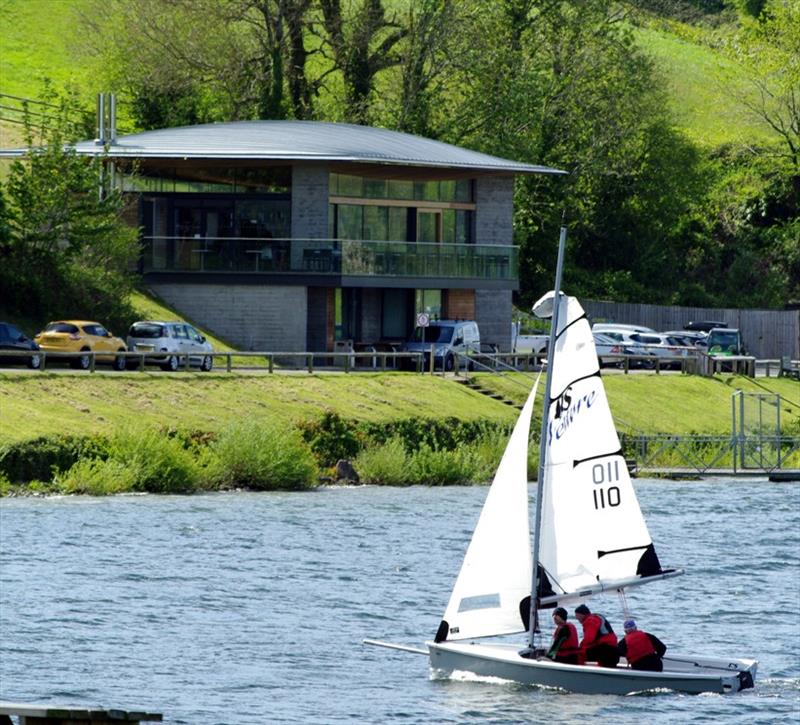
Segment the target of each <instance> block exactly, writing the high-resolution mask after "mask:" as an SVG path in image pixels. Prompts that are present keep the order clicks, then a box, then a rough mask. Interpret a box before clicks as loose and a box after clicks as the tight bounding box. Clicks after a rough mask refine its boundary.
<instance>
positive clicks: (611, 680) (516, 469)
mask: <svg viewBox="0 0 800 725" xmlns="http://www.w3.org/2000/svg"><path fill="white" fill-rule="evenodd" d="M565 238H566V231H565V230H564V229H562V230H561V238H560V243H559V254H558V265H557V271H556V284H555V289H554V290H553V291H552V292H549V293H548V294H546V295H544V296H543V297H542V298H541V299H540V300H539V301H538V302H537V303H536V304H535V305H534V312H535V313H536V314H537V315H538V316H539V317H542V318H551V334H550V343H549V347H548V358H547V359H548V375H547V379H546V385H545V393H544V408H543V410H544V414H543V415H542V431H541V437H540V456H539V461H540V463H539V475H538V483H537V497H536V512H535V517H534V522H535V528H534V537H533V546H532V547H531V536H530V512H529V506H528V476H527V457H528V440H529V434H530V425H531V418H532V415H533V408H534V401H535V399H536V394H537V388H538V384H539V380H538V379H537V380H536V383H535V384H534V386H533V389H532V390H531V392H530V394H529V396H528V398H527V400H526V402H525V405H524V406H523V408H522V411H521V412H520V415H519V418H518V420H517V422H516V425H515V427H514V430H513V432H512V434H511V438H510V439H509V442H508V444H507V447H506V450H505V452H504V454H503V458H502V460H501V462H500V465H499V467H498V470H497V472H496V474H495V477H494V480H493V482H492V485H491V487H490V489H489V493H488V495H487V497H486V501H485V503H484V506H483V509H482V511H481V515H480V518H479V520H478V524H477V526H476V528H475V531H474V532H473V536H472V540H471V541H470V544H469V547H468V549H467V552H466V555H465V557H464V561H463V564H462V566H461V570H460V572H459V574H458V577H457V579H456V583H455V586H454V587H453V591H452V594H451V596H450V600H449V602H448V604H447V607H446V609H445V613H444V617H443V619H442V621H441V624H440V625H439V629H438V631H437V633H436V636H435V638H434V640H433V641H430V642H426V643H425V644H426V649H422V648H415V647H408V646H405V645H398V644H391V643H387V642H381V641H378V640H364V641H365V642H366V643H368V644H375V645H379V646H384V647H391V648H394V649H400V650H405V651H408V652H416V653H419V654H427V655H428V656H429V658H430V665H431V667H432V668H433V669H434V670H437V671H441V672H444V673H453V672H456V671H459V672H471V673H474V674H477V675H480V676H489V677H497V678H502V679H505V680H511V681H515V682H520V683H524V684H531V685H539V686H544V687H553V688H559V689H562V690H567V691H571V692H580V693H591V694H618V695H625V694H630V693H634V692H642V691H651V690H673V691H680V692H686V693H702V692H716V693H732V692H738V691H739V690H742V689H746V688H749V687H753V683H754V679H755V673H756V668H757V665H758V663H757V661H756V660H752V659H735V658H719V657H706V656H691V655H674V654H672V653H670V652H668V653H667V655H665V656H664V657H663V671H662V672H649V671H641V670H634V669H631V668H630V667H629V666H628V663H627V662H626V660H625V659H624V658H623V659H621V660H620V664H619V665H618V666H617V667H614V668H610V667H599V666H596V665H594V664H587V665H572V664H564V663H560V662H555V661H553V660H550V659H548V658H546V657H545V656H544V650H543V649H542V648H541V647H537V646H536V645H537V637H538V636H539V635H538V630H539V627H538V621H539V614H540V612H541V611H542V610H547V609H549V608H552V607H556V606H558V605H564V604H568V605H572V604H577V603H579V602H583V601H585V600H586V599H587V598H589V597H591V596H592V595H595V594H599V593H601V592H615V591H617V592H620V593H622V594H623V595H624V592H625V591H626V590H627V589H629V588H631V587H635V586H640V585H644V584H649V583H652V582H656V581H661V580H666V579H670V578H672V577H675V576H679V575H680V574H682V573H683V571H682V570H679V569H669V568H664V567H662V566H661V563H660V561H659V558H658V555H657V553H656V550H655V546H654V544H653V542H652V540H651V538H650V535H649V533H648V529H647V524H646V523H645V520H644V517H643V515H642V512H641V509H640V507H639V503H638V501H637V498H636V492H635V490H634V488H633V485H632V483H631V479H630V476H629V473H628V469H627V466H626V463H625V459H624V457H623V455H622V450H621V447H620V443H619V438H618V436H617V433H616V429H615V427H614V422H613V419H612V417H611V411H610V408H609V405H608V400H607V398H606V394H605V389H604V387H603V382H602V380H601V378H600V371H599V367H598V359H597V353H596V351H595V347H594V340H593V337H592V333H591V330H590V326H589V322H588V320H587V319H586V315H585V313H584V311H583V309H582V308H581V305H580V303H579V302H578V300H577V299H575V298H574V297H568V296H566V295H564V294H562V293H561V291H560V286H561V270H562V267H563V256H564V242H565ZM533 562H537V566H536V568H535V569H534V566H533ZM523 632H526V633H527V635H528V638H527V639H528V641H527V645H526V646H522V647H521V646H520V643H519V642H507V641H504V640H502V639H498V638H499V637H501V636H503V635H514V634H520V633H523Z"/></svg>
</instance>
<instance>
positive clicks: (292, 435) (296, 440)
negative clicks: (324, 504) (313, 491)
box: [208, 421, 317, 489]
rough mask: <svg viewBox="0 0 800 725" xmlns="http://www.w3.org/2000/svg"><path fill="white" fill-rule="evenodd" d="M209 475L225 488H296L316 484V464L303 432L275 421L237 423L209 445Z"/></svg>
mask: <svg viewBox="0 0 800 725" xmlns="http://www.w3.org/2000/svg"><path fill="white" fill-rule="evenodd" d="M210 454H211V455H210V461H209V467H208V470H209V475H210V477H211V479H212V480H213V481H214V482H215V483H216V484H218V485H220V486H224V487H233V486H245V487H247V488H255V489H294V488H307V487H310V486H313V485H314V484H315V483H316V479H317V464H316V462H315V460H314V456H313V454H312V452H311V449H310V448H309V446H308V445H307V444H306V443H305V441H304V440H303V438H302V436H301V435H300V433H299V432H298V431H297V430H295V429H288V428H286V427H283V426H280V425H278V424H275V423H255V422H250V421H248V422H244V423H236V424H234V425H231V426H229V427H228V428H226V429H225V430H223V431H222V432H221V433H220V435H219V438H218V439H217V440H216V441H214V442H213V443H211V446H210Z"/></svg>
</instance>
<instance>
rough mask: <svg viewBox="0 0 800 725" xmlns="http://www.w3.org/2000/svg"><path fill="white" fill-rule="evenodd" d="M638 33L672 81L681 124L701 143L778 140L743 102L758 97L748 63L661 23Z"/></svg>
mask: <svg viewBox="0 0 800 725" xmlns="http://www.w3.org/2000/svg"><path fill="white" fill-rule="evenodd" d="M635 35H636V39H637V41H638V42H639V44H640V45H641V47H642V48H644V49H645V50H646V51H647V52H648V54H649V55H650V56H651V57H652V58H653V60H654V61H655V64H656V68H657V69H658V70H659V71H660V72H661V74H662V75H663V76H664V78H665V79H666V81H667V83H668V84H669V90H670V97H671V101H672V111H673V113H674V114H675V118H676V121H677V125H678V127H679V128H680V129H682V130H683V131H684V132H685V133H686V134H687V135H688V136H689V137H690V138H691V139H692V140H694V141H696V142H697V143H699V144H701V145H703V146H707V147H714V146H720V145H722V144H726V143H736V144H741V143H743V142H748V143H765V142H769V141H774V140H775V136H774V134H773V132H772V131H771V130H770V129H769V128H768V127H767V126H766V125H765V124H764V123H763V122H760V121H758V120H757V119H756V118H755V117H754V116H752V115H751V114H750V113H749V112H748V111H747V109H745V108H744V107H743V106H742V105H741V104H740V103H738V102H737V100H736V97H737V96H739V97H752V98H755V89H754V87H753V86H751V85H750V84H749V83H748V81H747V79H746V73H745V69H743V68H741V67H739V66H737V65H736V64H735V63H734V62H733V61H731V60H729V59H727V58H725V57H724V56H723V55H722V54H721V53H718V52H716V51H715V50H713V49H712V48H710V47H708V46H705V45H699V44H697V43H693V42H690V41H688V40H684V39H682V38H680V37H678V36H677V35H674V34H672V33H669V32H667V31H664V30H660V29H655V28H647V27H645V28H636V30H635Z"/></svg>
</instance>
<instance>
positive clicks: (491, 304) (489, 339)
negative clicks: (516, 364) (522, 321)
mask: <svg viewBox="0 0 800 725" xmlns="http://www.w3.org/2000/svg"><path fill="white" fill-rule="evenodd" d="M475 320H476V321H477V323H478V329H479V330H480V332H481V343H492V344H494V345H497V346H499V348H500V351H501V352H510V350H511V290H486V289H479V290H475Z"/></svg>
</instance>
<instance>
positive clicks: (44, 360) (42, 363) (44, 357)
mask: <svg viewBox="0 0 800 725" xmlns="http://www.w3.org/2000/svg"><path fill="white" fill-rule="evenodd" d="M45 367H47V353H46V352H43V353H42V357H41V359H40V360H39V372H42V370H44V369H45Z"/></svg>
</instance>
